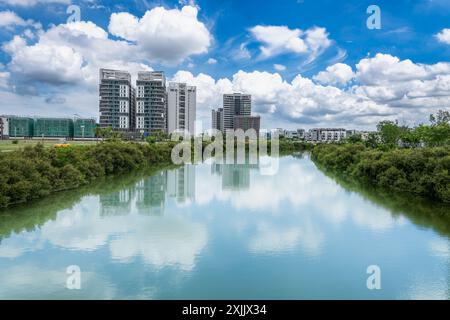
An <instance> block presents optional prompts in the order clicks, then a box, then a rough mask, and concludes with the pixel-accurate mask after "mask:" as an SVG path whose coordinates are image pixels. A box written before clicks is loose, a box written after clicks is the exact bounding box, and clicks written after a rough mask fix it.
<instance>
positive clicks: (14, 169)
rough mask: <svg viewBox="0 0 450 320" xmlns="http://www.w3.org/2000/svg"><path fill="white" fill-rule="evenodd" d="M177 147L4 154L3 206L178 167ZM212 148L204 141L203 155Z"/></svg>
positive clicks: (0, 166)
mask: <svg viewBox="0 0 450 320" xmlns="http://www.w3.org/2000/svg"><path fill="white" fill-rule="evenodd" d="M175 145H177V142H172V141H164V142H159V143H155V142H154V141H153V140H151V141H148V143H135V142H123V141H120V140H118V139H117V138H115V139H112V140H110V141H106V142H100V143H98V144H95V145H88V146H69V147H45V146H44V145H43V144H41V143H38V144H37V145H35V146H27V147H25V148H23V149H20V150H17V151H12V152H8V153H0V173H1V174H0V207H8V206H11V205H15V204H19V203H25V202H28V201H31V200H34V199H38V198H43V197H46V196H48V195H50V194H52V193H55V192H59V191H63V190H70V189H75V188H78V187H80V186H83V185H88V184H90V183H92V182H94V181H96V180H99V179H101V178H103V177H107V176H112V175H120V174H124V173H129V172H132V171H134V170H137V169H140V168H145V167H157V166H161V167H164V166H170V165H173V163H172V159H171V155H172V150H173V148H174V147H175ZM207 145H208V143H207V142H202V144H201V146H202V150H204V149H205V148H206V146H207ZM279 148H280V152H281V153H283V154H287V153H291V152H294V151H302V150H304V149H305V144H303V143H291V142H286V141H283V142H281V143H280V145H279ZM246 149H248V146H247V148H246ZM269 150H270V144H269Z"/></svg>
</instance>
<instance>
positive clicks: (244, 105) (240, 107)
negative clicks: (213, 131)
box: [223, 93, 252, 130]
mask: <svg viewBox="0 0 450 320" xmlns="http://www.w3.org/2000/svg"><path fill="white" fill-rule="evenodd" d="M251 113H252V96H251V95H249V94H241V93H233V94H224V95H223V130H233V129H234V116H250V115H251Z"/></svg>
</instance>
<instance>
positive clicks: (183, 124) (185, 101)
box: [167, 82, 197, 134]
mask: <svg viewBox="0 0 450 320" xmlns="http://www.w3.org/2000/svg"><path fill="white" fill-rule="evenodd" d="M167 92H168V93H167V129H168V133H172V132H174V131H185V130H187V131H188V132H189V133H190V134H195V128H194V123H195V116H196V104H197V88H196V87H193V86H188V85H186V83H176V82H170V83H169V89H168V91H167Z"/></svg>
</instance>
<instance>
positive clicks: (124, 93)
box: [119, 84, 130, 98]
mask: <svg viewBox="0 0 450 320" xmlns="http://www.w3.org/2000/svg"><path fill="white" fill-rule="evenodd" d="M129 90H130V88H129V87H128V86H127V85H123V84H121V85H120V87H119V96H120V97H121V98H128V94H129Z"/></svg>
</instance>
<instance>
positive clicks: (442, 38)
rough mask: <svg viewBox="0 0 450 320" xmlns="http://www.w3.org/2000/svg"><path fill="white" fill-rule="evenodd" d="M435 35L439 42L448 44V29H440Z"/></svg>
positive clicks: (449, 31)
mask: <svg viewBox="0 0 450 320" xmlns="http://www.w3.org/2000/svg"><path fill="white" fill-rule="evenodd" d="M436 37H437V38H438V40H439V41H440V42H443V43H446V44H450V29H448V28H446V29H442V30H441V32H439V33H438V34H436Z"/></svg>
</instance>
